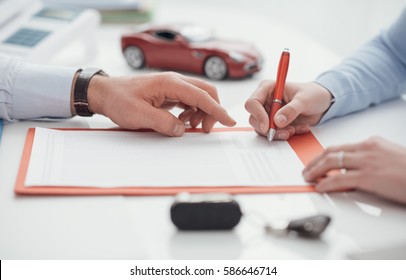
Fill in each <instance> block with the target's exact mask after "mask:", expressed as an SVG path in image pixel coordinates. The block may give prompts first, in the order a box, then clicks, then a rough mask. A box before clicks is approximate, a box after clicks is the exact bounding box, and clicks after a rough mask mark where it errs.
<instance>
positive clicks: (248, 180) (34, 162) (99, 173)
mask: <svg viewBox="0 0 406 280" xmlns="http://www.w3.org/2000/svg"><path fill="white" fill-rule="evenodd" d="M302 169H303V164H302V162H301V161H300V159H299V158H298V156H297V155H296V153H295V151H294V150H293V149H292V148H291V146H290V145H289V143H288V142H286V141H273V142H272V143H268V141H267V140H266V139H265V138H264V137H260V136H257V135H256V134H255V132H254V131H252V130H238V129H235V130H233V129H228V130H227V129H224V130H221V129H220V130H219V131H213V132H211V133H209V134H206V133H202V132H186V133H185V134H184V136H183V137H166V136H162V135H160V134H158V133H156V132H130V131H114V130H55V129H46V128H39V127H38V128H36V129H35V136H34V141H33V144H32V151H31V157H30V160H29V165H28V170H27V175H26V178H25V184H24V185H25V187H27V188H30V187H35V186H42V187H43V186H52V187H63V186H69V187H77V188H80V187H97V188H112V187H113V188H114V187H137V186H138V187H150V188H154V187H160V188H162V187H168V188H169V187H191V186H193V187H227V186H233V187H239V186H245V187H246V186H256V187H270V186H284V185H286V186H296V185H297V186H304V185H307V183H306V182H305V181H304V180H303V178H302V175H301V171H302Z"/></svg>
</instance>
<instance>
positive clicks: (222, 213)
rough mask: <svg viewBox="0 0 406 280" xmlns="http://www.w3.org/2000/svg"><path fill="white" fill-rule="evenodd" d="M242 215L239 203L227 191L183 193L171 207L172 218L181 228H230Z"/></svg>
mask: <svg viewBox="0 0 406 280" xmlns="http://www.w3.org/2000/svg"><path fill="white" fill-rule="evenodd" d="M241 216H242V213H241V209H240V206H239V205H238V203H237V202H236V201H235V200H234V198H233V196H232V195H229V194H225V193H209V194H189V193H181V194H179V195H177V196H176V200H175V202H174V203H173V204H172V207H171V220H172V222H173V224H174V225H175V226H176V227H177V228H178V229H181V230H228V229H232V228H233V227H235V226H236V225H237V224H238V223H239V221H240V219H241Z"/></svg>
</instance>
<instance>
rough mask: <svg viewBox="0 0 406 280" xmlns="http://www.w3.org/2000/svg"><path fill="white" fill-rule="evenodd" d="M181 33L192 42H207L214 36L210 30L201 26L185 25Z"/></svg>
mask: <svg viewBox="0 0 406 280" xmlns="http://www.w3.org/2000/svg"><path fill="white" fill-rule="evenodd" d="M180 33H181V34H182V36H183V37H185V39H186V40H188V41H189V42H191V43H198V42H206V41H210V40H213V38H214V36H213V33H212V32H211V31H210V30H208V29H206V28H203V27H200V26H186V27H183V28H182V30H181V32H180Z"/></svg>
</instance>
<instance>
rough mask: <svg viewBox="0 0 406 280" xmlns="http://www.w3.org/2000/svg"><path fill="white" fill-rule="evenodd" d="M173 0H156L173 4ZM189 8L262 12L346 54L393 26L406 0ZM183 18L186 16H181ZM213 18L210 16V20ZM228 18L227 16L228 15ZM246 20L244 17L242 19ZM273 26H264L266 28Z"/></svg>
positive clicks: (217, 3) (222, 3) (270, 1)
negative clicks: (391, 24)
mask: <svg viewBox="0 0 406 280" xmlns="http://www.w3.org/2000/svg"><path fill="white" fill-rule="evenodd" d="M170 1H171V0H156V1H155V2H157V4H158V5H159V3H162V4H164V3H165V5H167V4H169V3H170ZM179 2H183V5H184V6H185V7H190V9H194V8H198V7H199V5H204V6H206V7H207V6H208V5H212V7H213V9H216V8H221V9H224V8H226V9H229V10H230V13H232V12H233V11H235V12H238V13H241V12H244V11H246V12H251V13H258V15H260V16H269V17H272V19H273V20H274V21H279V22H280V23H281V24H283V25H287V26H289V27H291V28H294V29H296V30H297V31H298V32H300V33H302V34H303V35H306V36H308V37H310V38H311V39H313V40H315V41H318V42H319V43H320V44H322V45H324V46H325V47H326V48H328V49H330V50H331V51H334V52H336V53H337V55H339V56H346V55H348V54H349V53H351V51H352V50H354V49H355V48H357V47H358V46H360V45H361V44H362V43H364V42H365V41H366V40H368V39H369V38H371V37H372V36H374V35H375V34H377V33H378V32H379V31H380V30H382V29H383V28H385V27H387V26H388V25H390V23H391V22H393V21H394V20H395V19H396V18H397V16H398V15H399V14H400V12H401V11H402V9H403V8H405V7H406V1H405V0H244V1H243V0H203V1H198V0H182V1H176V3H179ZM179 19H180V20H181V19H182V15H179ZM207 20H208V21H210V18H208V19H207ZM224 20H225V21H226V20H227V15H224ZM241 20H242V21H244V19H241ZM267 28H272V27H266V26H264V36H266V29H267Z"/></svg>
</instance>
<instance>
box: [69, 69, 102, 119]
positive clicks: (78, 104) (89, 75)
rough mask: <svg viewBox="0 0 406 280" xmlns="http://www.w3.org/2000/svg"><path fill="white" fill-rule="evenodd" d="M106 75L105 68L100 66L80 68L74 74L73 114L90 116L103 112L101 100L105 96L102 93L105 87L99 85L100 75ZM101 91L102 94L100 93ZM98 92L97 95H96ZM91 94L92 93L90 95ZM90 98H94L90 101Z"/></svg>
mask: <svg viewBox="0 0 406 280" xmlns="http://www.w3.org/2000/svg"><path fill="white" fill-rule="evenodd" d="M102 76H104V77H106V76H107V74H106V73H105V72H103V70H101V69H98V68H85V69H84V70H82V69H79V70H78V71H77V73H76V74H75V76H74V81H73V83H72V88H73V93H72V94H71V95H73V97H72V96H71V112H72V115H79V116H83V117H90V116H92V115H93V114H94V113H101V112H102V107H101V106H100V102H102V101H103V98H102V97H100V96H99V95H100V94H103V91H102V89H103V87H100V86H98V85H99V84H100V82H99V81H100V79H99V77H102ZM99 92H100V94H99ZM96 93H97V96H95V95H96ZM89 95H92V96H91V97H89ZM72 99H73V100H72ZM89 99H92V100H91V101H89ZM72 103H73V106H72Z"/></svg>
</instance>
